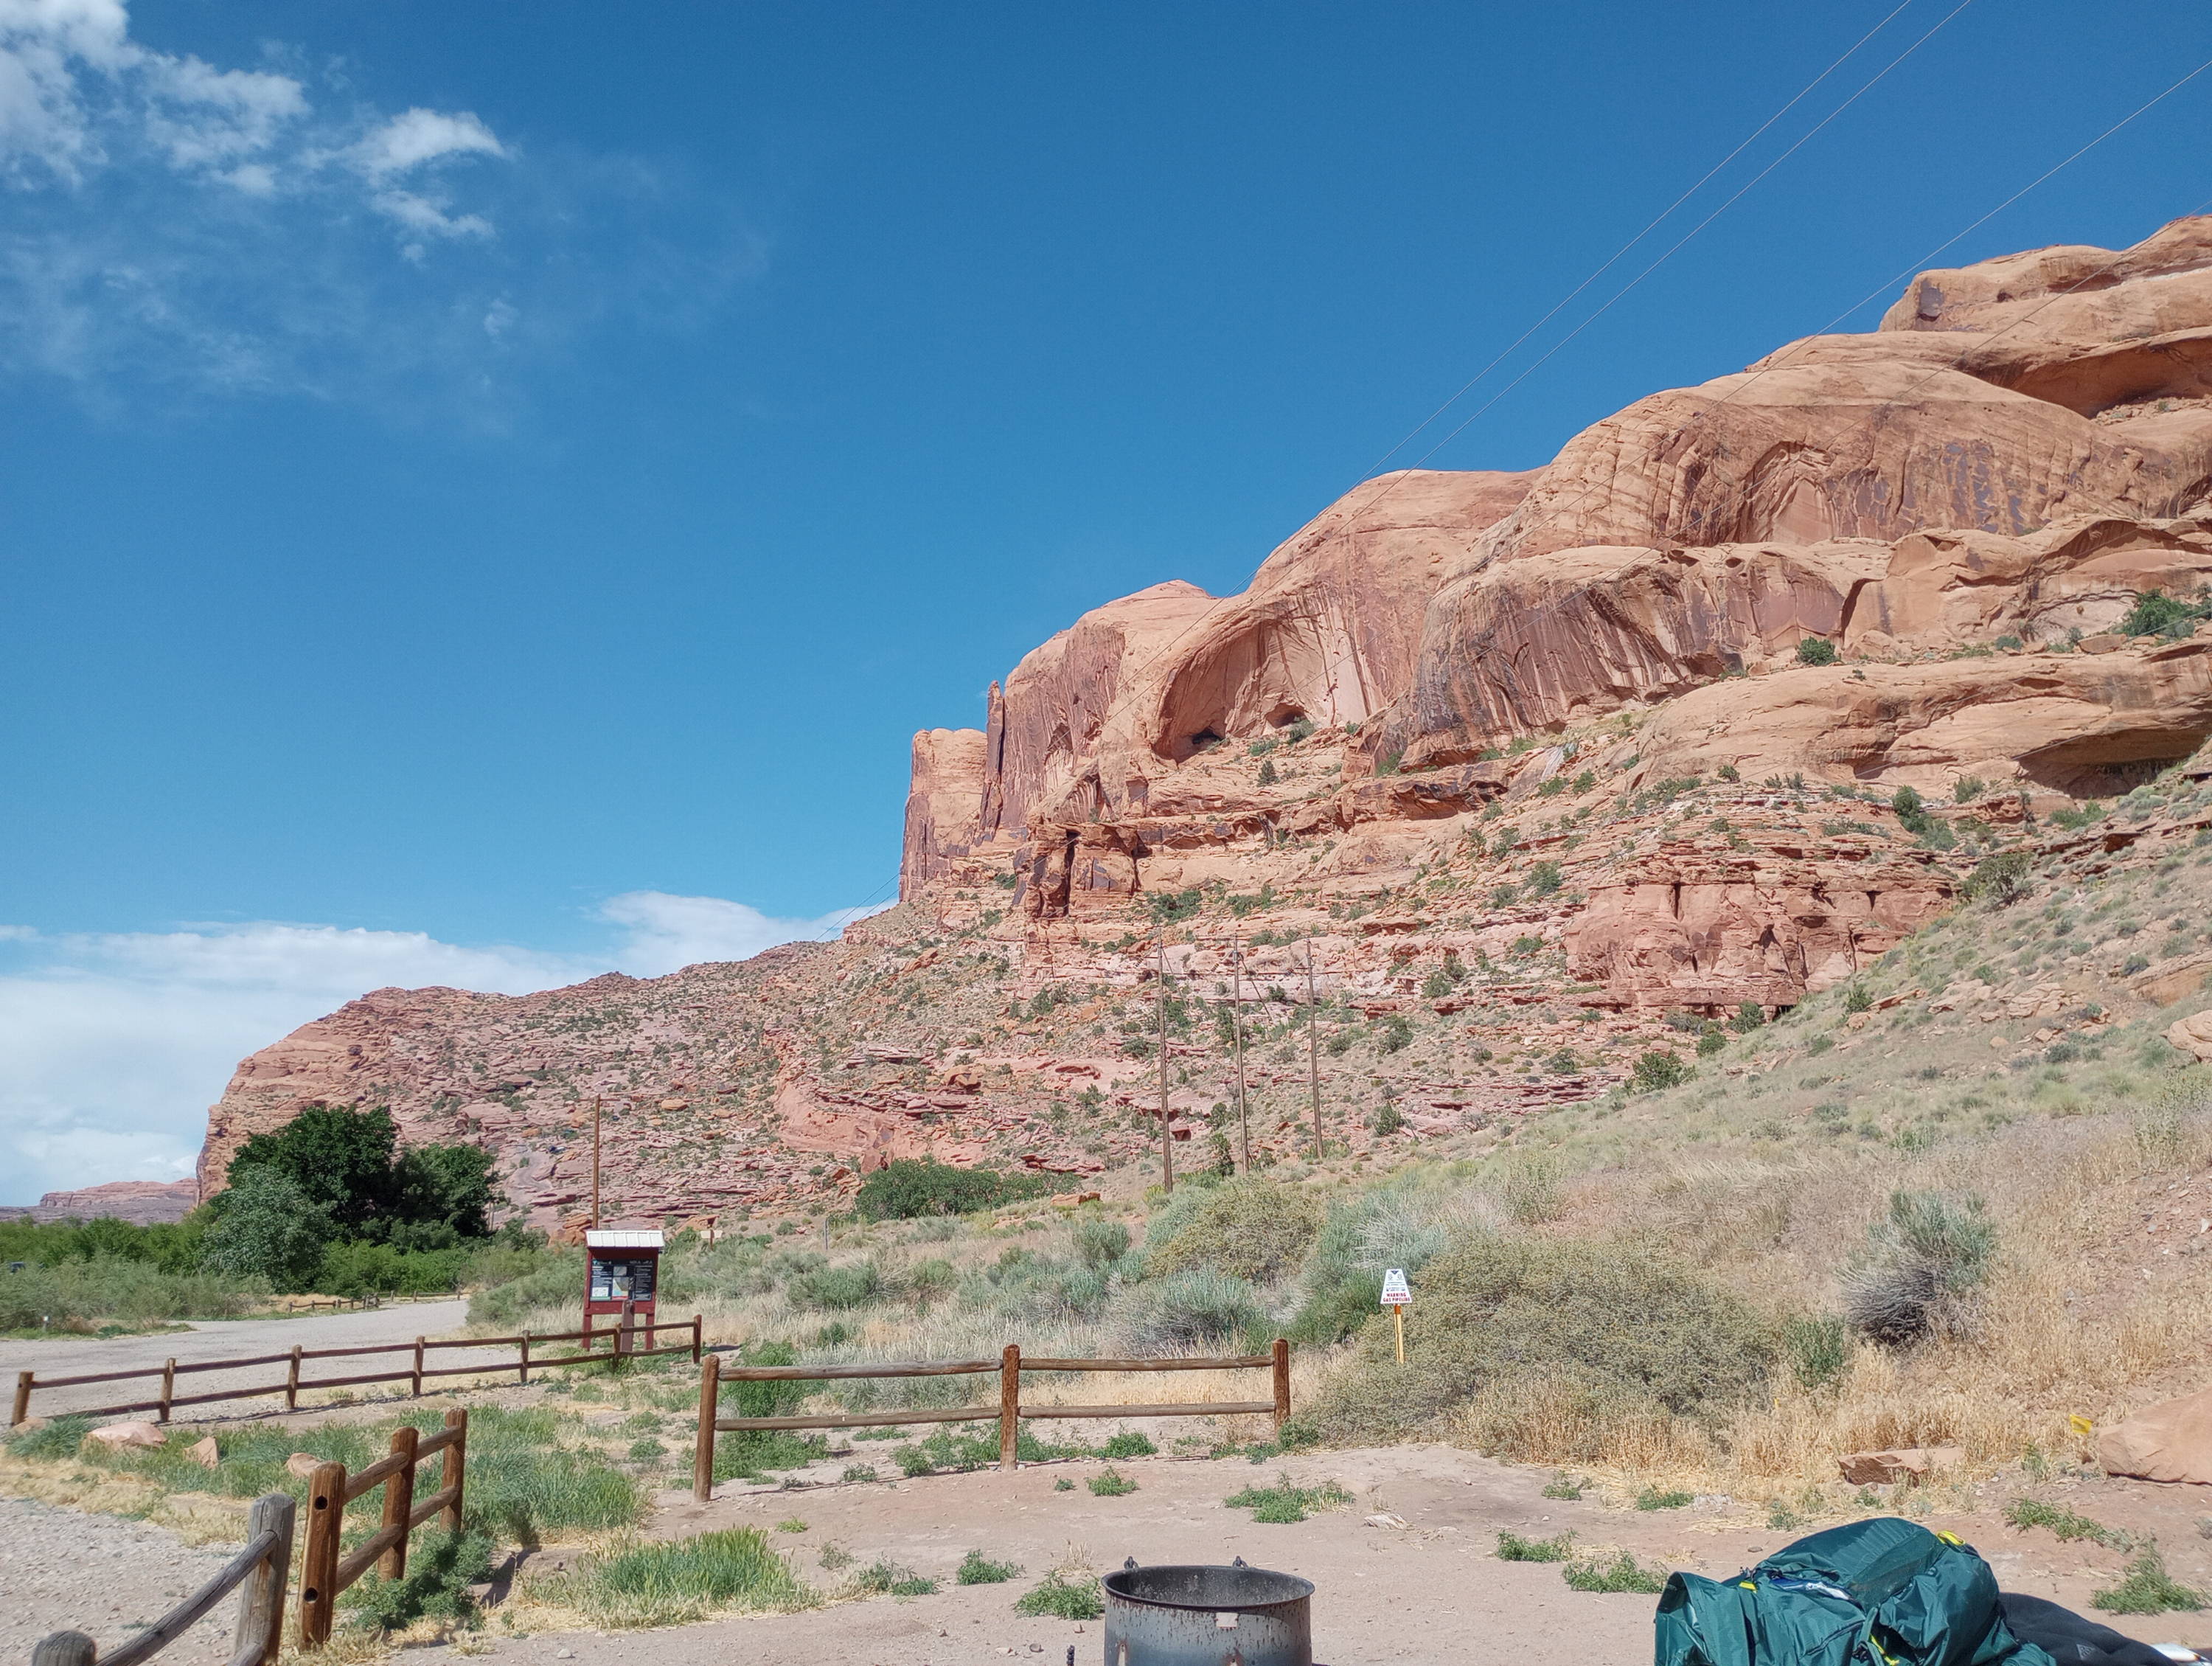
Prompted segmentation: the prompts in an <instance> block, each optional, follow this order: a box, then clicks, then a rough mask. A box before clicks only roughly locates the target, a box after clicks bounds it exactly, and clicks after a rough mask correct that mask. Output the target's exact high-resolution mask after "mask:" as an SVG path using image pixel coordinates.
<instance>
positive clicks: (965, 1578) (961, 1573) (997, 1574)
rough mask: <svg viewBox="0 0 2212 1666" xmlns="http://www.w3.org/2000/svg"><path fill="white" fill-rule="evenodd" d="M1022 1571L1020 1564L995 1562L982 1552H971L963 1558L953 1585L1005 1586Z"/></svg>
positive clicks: (953, 1578) (953, 1579)
mask: <svg viewBox="0 0 2212 1666" xmlns="http://www.w3.org/2000/svg"><path fill="white" fill-rule="evenodd" d="M1021 1571H1022V1569H1021V1564H1020V1563H1018V1562H994V1561H993V1560H991V1559H990V1558H989V1557H987V1556H986V1555H984V1554H983V1553H982V1552H981V1551H980V1550H971V1551H969V1553H968V1554H967V1555H965V1556H963V1558H961V1560H960V1566H959V1567H958V1568H957V1569H956V1570H954V1572H953V1575H952V1583H953V1584H956V1585H1003V1584H1006V1581H1007V1580H1009V1579H1011V1578H1013V1577H1014V1576H1015V1575H1016V1574H1017V1573H1019V1572H1021Z"/></svg>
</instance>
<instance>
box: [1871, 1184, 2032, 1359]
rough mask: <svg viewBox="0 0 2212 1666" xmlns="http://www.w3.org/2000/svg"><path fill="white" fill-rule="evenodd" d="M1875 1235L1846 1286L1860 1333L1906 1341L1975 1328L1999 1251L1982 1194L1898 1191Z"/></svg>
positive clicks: (1887, 1340) (1879, 1339)
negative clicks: (1955, 1197)
mask: <svg viewBox="0 0 2212 1666" xmlns="http://www.w3.org/2000/svg"><path fill="white" fill-rule="evenodd" d="M1868 1239H1869V1243H1868V1249H1867V1252H1866V1255H1865V1256H1864V1257H1863V1259H1862V1261H1861V1262H1859V1263H1858V1265H1857V1266H1856V1267H1854V1268H1852V1269H1851V1270H1850V1273H1849V1274H1847V1275H1846V1277H1845V1279H1844V1310H1845V1312H1846V1313H1847V1315H1848V1316H1849V1317H1850V1322H1851V1325H1852V1327H1853V1328H1854V1329H1857V1331H1858V1332H1859V1334H1860V1335H1863V1336H1865V1337H1867V1338H1868V1339H1869V1340H1870V1341H1876V1342H1881V1343H1885V1344H1887V1345H1889V1346H1892V1347H1899V1346H1904V1345H1906V1344H1910V1343H1913V1342H1917V1341H1922V1340H1923V1338H1926V1337H1929V1336H1932V1335H1944V1336H1954V1335H1964V1334H1966V1333H1967V1332H1969V1331H1971V1330H1972V1329H1973V1326H1974V1323H1975V1322H1976V1320H1977V1319H1978V1316H1979V1313H1980V1305H1981V1294H1982V1288H1983V1286H1984V1285H1985V1284H1987V1283H1988V1281H1989V1276H1990V1269H1991V1268H1992V1266H1993V1264H1994V1263H1995V1262H1996V1249H1997V1229H1996V1222H1995V1221H1993V1220H1991V1219H1990V1218H1989V1214H1988V1212H1987V1209H1986V1207H1985V1206H1984V1204H1983V1202H1982V1200H1981V1199H1980V1198H1978V1197H1973V1196H1969V1197H1967V1198H1966V1199H1964V1200H1963V1201H1960V1202H1958V1203H1953V1202H1952V1201H1949V1200H1948V1199H1946V1198H1945V1197H1943V1196H1942V1195H1941V1194H1939V1193H1936V1192H1906V1191H1899V1192H1893V1193H1891V1194H1890V1199H1889V1213H1888V1214H1887V1216H1886V1217H1884V1218H1883V1219H1881V1220H1880V1221H1878V1222H1876V1223H1875V1225H1873V1226H1872V1227H1870V1228H1869V1229H1868Z"/></svg>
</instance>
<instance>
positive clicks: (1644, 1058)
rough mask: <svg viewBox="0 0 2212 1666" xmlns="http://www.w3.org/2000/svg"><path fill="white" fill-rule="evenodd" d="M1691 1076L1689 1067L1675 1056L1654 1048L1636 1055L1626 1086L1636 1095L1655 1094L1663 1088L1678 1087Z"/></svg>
mask: <svg viewBox="0 0 2212 1666" xmlns="http://www.w3.org/2000/svg"><path fill="white" fill-rule="evenodd" d="M1691 1074H1692V1072H1691V1069H1690V1067H1689V1066H1688V1065H1687V1064H1686V1063H1684V1062H1683V1061H1682V1060H1681V1059H1680V1057H1678V1056H1677V1055H1674V1054H1672V1053H1669V1052H1667V1051H1666V1050H1665V1049H1661V1048H1654V1049H1652V1050H1651V1051H1650V1052H1649V1053H1642V1054H1638V1055H1637V1060H1636V1065H1635V1067H1634V1068H1633V1069H1632V1070H1631V1071H1630V1072H1629V1073H1628V1085H1629V1087H1630V1088H1631V1090H1632V1091H1635V1092H1638V1093H1656V1092H1658V1091H1662V1089H1665V1088H1670V1087H1680V1085H1682V1084H1683V1083H1684V1082H1686V1081H1688V1080H1689V1079H1690V1077H1691Z"/></svg>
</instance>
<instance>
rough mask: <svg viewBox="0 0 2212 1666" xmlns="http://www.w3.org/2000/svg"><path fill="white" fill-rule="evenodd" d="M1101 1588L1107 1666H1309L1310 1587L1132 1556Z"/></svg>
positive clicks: (1241, 1571) (1259, 1572)
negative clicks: (1151, 1563)
mask: <svg viewBox="0 0 2212 1666" xmlns="http://www.w3.org/2000/svg"><path fill="white" fill-rule="evenodd" d="M1101 1583H1103V1584H1104V1586H1105V1588H1106V1666H1313V1616H1312V1614H1311V1612H1310V1604H1311V1602H1312V1601H1313V1591H1314V1588H1313V1581H1312V1580H1310V1579H1301V1578H1298V1577H1297V1575H1296V1574H1294V1573H1271V1572H1268V1571H1267V1569H1266V1568H1257V1567H1247V1566H1245V1565H1244V1559H1243V1557H1242V1556H1239V1557H1238V1558H1237V1560H1236V1561H1235V1563H1233V1564H1232V1565H1231V1566H1228V1567H1209V1566H1204V1565H1202V1564H1196V1563H1167V1564H1163V1565H1162V1566H1158V1567H1139V1566H1137V1563H1136V1560H1135V1559H1134V1558H1131V1559H1130V1560H1128V1561H1127V1562H1124V1563H1123V1564H1122V1565H1121V1572H1118V1573H1109V1574H1108V1575H1107V1576H1106V1578H1105V1579H1104V1580H1103V1581H1102V1582H1101Z"/></svg>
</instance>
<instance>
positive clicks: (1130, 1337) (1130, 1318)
mask: <svg viewBox="0 0 2212 1666" xmlns="http://www.w3.org/2000/svg"><path fill="white" fill-rule="evenodd" d="M1116 1331H1117V1335H1119V1336H1120V1338H1121V1343H1122V1345H1123V1346H1124V1347H1127V1349H1128V1350H1129V1351H1130V1352H1131V1353H1140V1354H1150V1353H1182V1352H1185V1351H1189V1350H1195V1349H1199V1348H1205V1347H1219V1346H1221V1345H1222V1344H1224V1343H1229V1342H1235V1341H1246V1342H1249V1343H1250V1344H1252V1345H1253V1346H1255V1347H1257V1346H1259V1345H1260V1343H1261V1341H1262V1340H1263V1339H1264V1338H1265V1337H1266V1335H1267V1314H1266V1313H1265V1312H1263V1311H1262V1310H1261V1307H1260V1303H1259V1298H1258V1297H1257V1296H1256V1294H1255V1292H1254V1291H1253V1289H1252V1286H1250V1285H1249V1284H1247V1283H1246V1282H1245V1281H1244V1280H1242V1279H1239V1278H1235V1277H1231V1276H1228V1275H1225V1274H1219V1273H1212V1272H1202V1271H1198V1270H1195V1269H1194V1270H1193V1271H1191V1272H1188V1273H1176V1274H1172V1275H1170V1276H1169V1277H1167V1278H1164V1279H1147V1280H1146V1281H1145V1282H1144V1283H1143V1284H1140V1285H1139V1286H1137V1287H1136V1289H1134V1290H1133V1291H1132V1292H1130V1293H1129V1297H1128V1299H1127V1301H1126V1302H1124V1303H1123V1304H1122V1306H1121V1316H1120V1322H1119V1323H1118V1325H1117V1327H1116Z"/></svg>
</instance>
